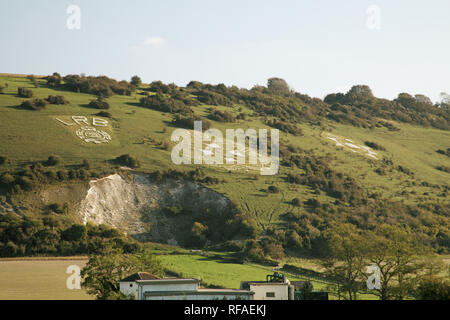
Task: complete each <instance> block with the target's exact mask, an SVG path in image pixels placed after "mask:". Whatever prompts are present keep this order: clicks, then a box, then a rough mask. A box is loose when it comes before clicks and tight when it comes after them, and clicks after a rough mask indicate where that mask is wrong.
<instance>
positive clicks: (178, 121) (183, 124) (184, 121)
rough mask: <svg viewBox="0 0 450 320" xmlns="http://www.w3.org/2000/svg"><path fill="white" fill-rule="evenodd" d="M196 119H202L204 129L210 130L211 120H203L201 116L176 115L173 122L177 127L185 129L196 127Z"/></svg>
mask: <svg viewBox="0 0 450 320" xmlns="http://www.w3.org/2000/svg"><path fill="white" fill-rule="evenodd" d="M195 121H202V130H203V131H205V130H208V129H209V128H211V122H210V121H207V120H202V119H201V118H198V117H195V116H188V117H183V116H180V115H178V114H177V115H176V116H175V117H174V118H173V120H172V124H173V125H174V126H175V127H179V128H185V129H194V122H195Z"/></svg>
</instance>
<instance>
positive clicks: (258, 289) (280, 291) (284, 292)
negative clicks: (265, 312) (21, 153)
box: [250, 283, 289, 300]
mask: <svg viewBox="0 0 450 320" xmlns="http://www.w3.org/2000/svg"><path fill="white" fill-rule="evenodd" d="M250 291H253V292H254V293H255V295H254V296H253V299H254V300H288V298H289V293H288V285H287V284H286V283H280V284H279V285H274V284H270V285H261V284H259V285H252V284H250ZM268 292H273V293H274V294H275V296H274V297H268V296H267V293H268Z"/></svg>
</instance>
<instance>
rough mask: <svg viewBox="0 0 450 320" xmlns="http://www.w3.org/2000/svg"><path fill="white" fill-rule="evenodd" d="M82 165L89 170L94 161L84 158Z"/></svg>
mask: <svg viewBox="0 0 450 320" xmlns="http://www.w3.org/2000/svg"><path fill="white" fill-rule="evenodd" d="M82 166H83V167H84V168H85V169H87V170H89V169H90V168H91V166H92V163H91V161H89V160H87V159H83V164H82Z"/></svg>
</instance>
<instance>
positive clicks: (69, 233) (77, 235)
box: [61, 224, 87, 241]
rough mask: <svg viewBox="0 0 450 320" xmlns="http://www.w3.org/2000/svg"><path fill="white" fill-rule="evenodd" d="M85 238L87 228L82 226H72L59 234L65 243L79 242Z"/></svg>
mask: <svg viewBox="0 0 450 320" xmlns="http://www.w3.org/2000/svg"><path fill="white" fill-rule="evenodd" d="M86 237H87V228H86V226H84V225H82V224H73V225H72V226H71V227H70V228H68V229H66V230H64V231H63V232H62V233H61V238H62V239H63V240H65V241H81V240H84V239H86Z"/></svg>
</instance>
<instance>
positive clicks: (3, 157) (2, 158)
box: [0, 156, 6, 165]
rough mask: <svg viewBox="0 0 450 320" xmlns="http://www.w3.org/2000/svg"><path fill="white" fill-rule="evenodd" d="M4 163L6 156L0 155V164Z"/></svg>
mask: <svg viewBox="0 0 450 320" xmlns="http://www.w3.org/2000/svg"><path fill="white" fill-rule="evenodd" d="M5 163H6V157H5V156H0V165H2V164H5Z"/></svg>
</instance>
